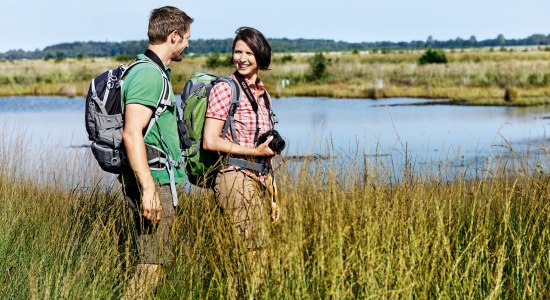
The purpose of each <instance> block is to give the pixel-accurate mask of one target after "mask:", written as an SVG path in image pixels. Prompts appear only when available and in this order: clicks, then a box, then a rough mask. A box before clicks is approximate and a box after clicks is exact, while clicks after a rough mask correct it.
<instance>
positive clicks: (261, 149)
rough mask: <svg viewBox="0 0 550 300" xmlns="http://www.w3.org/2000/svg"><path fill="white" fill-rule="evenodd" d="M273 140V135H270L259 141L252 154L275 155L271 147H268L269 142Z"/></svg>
mask: <svg viewBox="0 0 550 300" xmlns="http://www.w3.org/2000/svg"><path fill="white" fill-rule="evenodd" d="M272 140H273V136H272V135H270V136H269V137H268V138H267V139H266V140H265V142H263V143H261V144H259V145H258V147H256V148H255V149H254V152H255V155H254V156H275V155H276V154H277V153H275V152H274V151H273V150H271V148H269V143H270V142H271V141H272Z"/></svg>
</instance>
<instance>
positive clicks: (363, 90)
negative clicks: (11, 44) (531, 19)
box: [0, 48, 550, 105]
mask: <svg viewBox="0 0 550 300" xmlns="http://www.w3.org/2000/svg"><path fill="white" fill-rule="evenodd" d="M423 53H424V51H399V52H397V51H388V50H385V51H369V52H359V51H352V52H335V53H309V54H307V53H278V54H275V56H274V58H273V63H272V65H271V69H272V70H271V71H268V72H263V73H262V74H261V77H262V79H263V80H264V81H265V82H266V84H267V86H268V89H269V90H270V91H271V93H272V94H273V95H274V96H279V97H283V96H285V97H288V96H324V97H334V98H391V97H412V98H438V99H439V98H441V99H449V100H451V103H455V104H477V105H541V104H548V103H550V88H549V87H550V71H549V70H550V51H545V50H544V49H538V48H502V49H500V50H493V49H492V48H490V49H467V50H449V51H446V52H445V58H446V59H447V62H446V63H441V64H421V63H419V58H420V57H421V56H422V55H423ZM127 59H128V57H119V60H118V61H117V60H116V59H115V58H95V59H92V58H78V59H68V58H67V59H63V60H58V61H56V60H13V61H7V60H4V61H1V62H0V71H1V72H0V73H1V75H0V95H3V96H6V95H67V96H83V95H85V93H86V91H87V89H88V86H89V82H90V80H91V79H92V78H93V77H95V76H96V75H98V74H99V73H101V72H103V71H105V70H107V69H109V68H113V67H114V66H116V65H117V64H119V63H122V62H124V63H127V62H128V61H127ZM226 61H227V60H226V57H225V55H216V54H212V55H207V56H190V57H188V58H187V59H185V60H183V62H181V63H178V64H173V71H172V74H173V83H174V85H173V86H174V91H175V92H176V93H179V92H180V91H181V89H182V87H183V85H184V84H185V81H186V80H187V79H188V78H189V77H190V75H191V74H192V73H193V72H196V71H207V72H212V73H214V74H229V73H231V71H232V69H231V67H229V66H226V65H225V62H226ZM506 91H508V94H507V92H506ZM510 91H511V92H512V94H513V95H514V97H513V98H507V97H505V94H507V95H510ZM505 99H506V100H508V101H505ZM510 99H511V100H510Z"/></svg>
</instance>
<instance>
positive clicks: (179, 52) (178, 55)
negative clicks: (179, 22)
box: [172, 29, 191, 61]
mask: <svg viewBox="0 0 550 300" xmlns="http://www.w3.org/2000/svg"><path fill="white" fill-rule="evenodd" d="M189 37H191V29H189V30H187V32H186V33H185V34H183V37H181V36H180V35H179V34H178V35H177V37H176V42H175V53H174V58H172V60H173V61H181V60H182V59H183V51H184V50H185V49H187V48H189Z"/></svg>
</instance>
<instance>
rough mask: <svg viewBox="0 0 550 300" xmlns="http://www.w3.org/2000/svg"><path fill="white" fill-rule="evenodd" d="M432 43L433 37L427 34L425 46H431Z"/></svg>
mask: <svg viewBox="0 0 550 300" xmlns="http://www.w3.org/2000/svg"><path fill="white" fill-rule="evenodd" d="M433 44H434V38H433V37H432V36H431V35H430V36H428V38H427V39H426V47H428V48H429V47H432V46H433Z"/></svg>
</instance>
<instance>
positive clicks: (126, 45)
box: [0, 34, 550, 60]
mask: <svg viewBox="0 0 550 300" xmlns="http://www.w3.org/2000/svg"><path fill="white" fill-rule="evenodd" d="M269 42H270V44H271V46H272V48H273V51H274V52H282V53H284V52H322V51H365V50H373V49H377V50H384V49H391V50H414V49H425V48H451V49H452V48H472V47H506V46H547V45H550V34H548V35H544V34H533V35H531V36H529V37H526V38H523V39H507V38H505V37H504V36H503V35H502V34H500V35H498V36H497V37H496V38H494V39H485V40H480V41H478V40H477V39H476V37H475V36H471V37H470V38H469V39H462V38H456V39H449V40H435V39H433V38H432V37H431V36H429V37H428V38H427V39H426V40H425V41H420V40H417V41H410V42H390V41H378V42H361V43H350V42H344V41H334V40H328V39H287V38H279V39H269ZM231 43H232V39H229V38H227V39H196V40H192V41H191V48H190V49H189V52H190V53H193V54H198V55H201V54H208V53H229V52H230V51H231ZM146 47H147V41H146V40H139V41H125V42H93V41H89V42H72V43H61V44H55V45H52V46H48V47H46V48H44V49H42V50H40V49H36V50H34V51H25V50H10V51H7V52H4V53H0V59H8V60H11V59H63V58H68V57H72V58H80V57H111V56H119V55H123V56H133V55H136V54H137V53H141V52H143V49H145V48H146Z"/></svg>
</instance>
